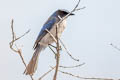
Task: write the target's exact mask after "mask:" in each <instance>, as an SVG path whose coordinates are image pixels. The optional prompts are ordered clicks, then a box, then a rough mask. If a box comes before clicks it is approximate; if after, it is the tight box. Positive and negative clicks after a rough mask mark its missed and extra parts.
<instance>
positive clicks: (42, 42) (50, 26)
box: [24, 9, 74, 75]
mask: <svg viewBox="0 0 120 80" xmlns="http://www.w3.org/2000/svg"><path fill="white" fill-rule="evenodd" d="M68 14H70V15H74V14H73V13H70V12H69V11H67V10H62V9H60V10H57V11H55V12H54V13H53V14H52V15H51V16H50V17H49V18H48V20H47V21H46V22H45V24H44V25H43V27H42V29H41V31H40V33H39V35H38V37H37V39H36V41H35V44H34V47H33V48H34V50H35V52H34V54H33V56H32V59H31V60H30V62H29V64H28V65H27V67H26V69H25V71H24V73H25V74H26V75H33V73H34V72H35V71H36V69H37V64H38V57H39V54H40V52H41V51H42V50H44V49H45V48H46V47H47V46H48V45H49V44H52V43H53V42H55V41H54V39H53V38H52V37H51V35H50V34H49V33H48V32H47V31H46V29H47V30H48V31H49V32H50V33H51V34H52V35H53V36H54V37H55V38H56V27H57V26H56V25H57V23H58V22H59V21H61V19H62V18H63V17H65V16H66V15H68ZM65 26H66V19H64V20H63V21H62V22H61V23H60V24H59V25H58V28H57V34H58V38H59V37H60V36H61V33H62V32H63V30H64V29H65Z"/></svg>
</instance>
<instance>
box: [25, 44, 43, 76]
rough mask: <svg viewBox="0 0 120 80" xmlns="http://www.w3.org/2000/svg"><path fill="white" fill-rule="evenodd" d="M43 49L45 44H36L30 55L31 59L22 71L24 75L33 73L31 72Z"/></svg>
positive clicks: (35, 66) (34, 69)
mask: <svg viewBox="0 0 120 80" xmlns="http://www.w3.org/2000/svg"><path fill="white" fill-rule="evenodd" d="M43 49H45V46H42V45H40V44H39V45H38V46H37V48H36V50H35V52H34V54H33V56H32V59H31V60H30V62H29V64H28V65H27V67H26V69H25V71H24V73H25V74H26V75H33V73H34V72H35V71H36V69H37V64H38V58H39V54H40V52H41V51H42V50H43Z"/></svg>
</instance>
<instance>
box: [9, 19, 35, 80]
mask: <svg viewBox="0 0 120 80" xmlns="http://www.w3.org/2000/svg"><path fill="white" fill-rule="evenodd" d="M13 22H14V20H13V19H12V21H11V30H12V41H11V42H10V44H9V45H10V48H11V50H13V51H14V52H15V53H18V54H19V56H20V58H21V60H22V63H23V64H24V66H25V67H26V63H25V60H24V58H23V56H22V51H21V49H19V48H18V47H17V45H15V46H16V49H15V48H13V46H14V43H15V41H17V40H19V39H20V38H22V37H23V36H25V35H26V34H28V33H29V31H30V30H28V31H27V32H26V33H24V34H23V35H22V36H20V37H18V38H16V36H15V32H14V28H13ZM30 77H31V80H34V79H33V77H32V76H31V75H30Z"/></svg>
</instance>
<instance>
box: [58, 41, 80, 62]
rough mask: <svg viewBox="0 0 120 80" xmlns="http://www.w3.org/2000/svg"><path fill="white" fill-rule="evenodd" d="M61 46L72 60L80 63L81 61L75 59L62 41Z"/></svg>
mask: <svg viewBox="0 0 120 80" xmlns="http://www.w3.org/2000/svg"><path fill="white" fill-rule="evenodd" d="M60 42H61V44H62V45H63V47H64V49H65V50H66V52H67V53H68V55H69V56H70V57H71V59H73V60H75V61H79V59H76V58H74V57H73V56H72V55H71V53H70V52H69V50H68V49H67V48H66V46H65V44H64V43H63V41H62V40H61V39H60Z"/></svg>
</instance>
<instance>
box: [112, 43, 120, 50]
mask: <svg viewBox="0 0 120 80" xmlns="http://www.w3.org/2000/svg"><path fill="white" fill-rule="evenodd" d="M110 45H111V46H112V47H113V48H115V49H117V50H118V51H120V48H118V47H117V46H115V45H114V44H112V43H111V44H110Z"/></svg>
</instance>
